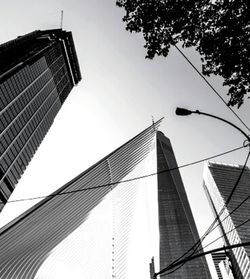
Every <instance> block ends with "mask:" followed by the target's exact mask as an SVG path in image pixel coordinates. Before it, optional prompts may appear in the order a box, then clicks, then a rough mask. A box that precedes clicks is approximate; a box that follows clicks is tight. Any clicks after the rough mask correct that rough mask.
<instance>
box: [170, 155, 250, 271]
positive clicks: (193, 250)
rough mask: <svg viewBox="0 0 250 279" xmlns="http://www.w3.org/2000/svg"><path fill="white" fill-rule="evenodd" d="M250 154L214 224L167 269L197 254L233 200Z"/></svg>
mask: <svg viewBox="0 0 250 279" xmlns="http://www.w3.org/2000/svg"><path fill="white" fill-rule="evenodd" d="M249 156H250V151H249V152H248V154H247V157H246V160H245V163H244V166H243V168H242V169H241V172H240V175H239V176H238V179H237V181H236V183H235V185H234V187H233V189H232V191H231V192H230V194H229V196H228V198H227V200H226V202H225V205H224V206H223V208H222V209H221V211H220V212H219V214H218V215H217V217H216V218H215V219H214V221H213V222H212V224H211V225H210V226H209V228H208V229H207V231H206V232H205V233H204V234H203V236H202V237H201V238H200V239H199V240H198V241H197V242H196V243H195V244H194V245H193V246H192V247H190V249H188V250H187V251H186V252H185V253H184V254H182V255H181V256H180V257H179V258H177V259H176V260H175V261H173V262H172V263H171V264H169V265H168V266H167V267H166V268H165V269H167V268H168V267H170V266H173V265H175V264H176V263H178V262H180V261H181V260H182V259H183V258H184V257H185V256H186V255H188V254H190V253H191V254H190V255H189V256H187V258H188V257H192V256H193V255H194V254H195V252H197V249H198V248H199V247H200V246H201V243H202V241H203V240H204V239H205V238H206V237H207V236H208V234H209V233H211V232H212V230H213V228H214V225H215V224H216V222H217V221H218V220H219V217H220V216H221V214H222V213H223V212H224V210H225V209H226V206H227V205H228V203H229V202H230V200H231V198H232V195H233V193H234V192H235V190H236V187H237V186H238V184H239V182H240V179H241V177H242V175H243V172H244V170H245V167H246V164H247V161H248V159H249ZM241 205H242V202H241V203H240V205H238V207H239V206H241ZM234 211H235V210H234Z"/></svg>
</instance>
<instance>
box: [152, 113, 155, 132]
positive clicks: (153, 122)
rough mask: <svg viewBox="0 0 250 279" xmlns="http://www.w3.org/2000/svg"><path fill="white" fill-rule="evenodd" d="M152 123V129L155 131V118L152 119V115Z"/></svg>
mask: <svg viewBox="0 0 250 279" xmlns="http://www.w3.org/2000/svg"><path fill="white" fill-rule="evenodd" d="M152 125H153V128H154V131H155V120H154V116H152Z"/></svg>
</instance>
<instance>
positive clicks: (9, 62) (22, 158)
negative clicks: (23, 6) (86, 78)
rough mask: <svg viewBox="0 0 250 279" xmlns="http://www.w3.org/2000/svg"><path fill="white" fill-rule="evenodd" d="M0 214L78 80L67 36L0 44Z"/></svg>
mask: <svg viewBox="0 0 250 279" xmlns="http://www.w3.org/2000/svg"><path fill="white" fill-rule="evenodd" d="M0 65H1V67H0V211H1V209H2V208H3V206H4V204H5V203H6V202H7V200H8V198H9V196H10V195H11V193H12V191H13V190H14V188H15V185H16V183H17V181H18V179H19V178H20V176H21V175H22V173H23V171H24V169H25V168H26V166H27V165H28V163H29V161H30V160H31V158H32V156H33V155H34V153H35V151H36V149H37V148H38V146H39V145H40V143H41V141H42V140H43V138H44V136H45V134H46V133H47V131H48V129H49V128H50V126H51V125H52V123H53V120H54V118H55V116H56V114H57V113H58V111H59V110H60V108H61V106H62V104H63V102H64V101H65V99H66V98H67V96H68V94H69V93H70V91H71V90H72V88H73V86H74V85H76V84H77V83H78V82H79V81H80V80H81V73H80V68H79V65H78V60H77V56H76V51H75V47H74V42H73V38H72V34H71V32H66V31H63V30H61V29H54V30H45V31H34V32H32V33H29V34H27V35H24V36H20V37H18V38H17V39H14V40H12V41H9V42H7V43H4V44H1V45H0Z"/></svg>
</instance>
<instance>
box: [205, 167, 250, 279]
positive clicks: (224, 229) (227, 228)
mask: <svg viewBox="0 0 250 279" xmlns="http://www.w3.org/2000/svg"><path fill="white" fill-rule="evenodd" d="M241 171H242V166H240V165H230V164H223V163H215V162H208V163H207V164H206V166H205V170H204V189H205V192H206V194H207V197H208V200H209V202H210V205H211V208H212V210H213V213H214V215H215V216H218V215H219V212H220V211H221V210H222V208H223V207H225V202H226V201H227V199H228V197H229V195H230V193H231V192H232V189H233V188H234V186H235V184H236V181H237V179H238V177H239V175H240V173H241ZM249 181H250V170H249V168H248V167H246V168H245V170H244V173H243V176H242V177H241V179H240V182H239V184H238V185H237V187H236V188H235V190H234V192H233V195H232V198H231V199H230V201H229V203H228V204H227V206H226V208H225V210H224V211H223V213H222V214H221V215H220V217H219V228H220V232H221V236H222V237H223V240H224V243H225V245H226V246H228V245H234V244H239V243H243V242H246V241H249V235H250V223H249V220H248V219H249V212H250V200H249V198H248V197H249V195H250V188H249ZM228 256H229V260H230V262H231V266H232V273H233V276H234V278H237V279H240V278H250V260H249V259H250V258H249V256H250V248H249V246H246V247H239V248H235V249H231V250H229V252H228Z"/></svg>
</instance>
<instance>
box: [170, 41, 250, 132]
mask: <svg viewBox="0 0 250 279" xmlns="http://www.w3.org/2000/svg"><path fill="white" fill-rule="evenodd" d="M174 47H175V48H176V49H177V50H178V52H179V53H180V54H181V55H182V56H183V57H184V58H185V59H186V61H187V62H188V63H189V64H190V65H191V67H192V68H193V69H194V70H195V71H196V73H197V74H198V75H199V76H200V77H201V78H202V79H203V80H204V81H205V82H206V84H207V85H208V86H209V87H210V88H211V89H212V91H213V92H214V93H215V94H216V95H217V96H218V97H219V98H220V99H221V101H222V102H223V103H224V104H225V105H226V106H227V107H228V108H229V109H230V110H231V112H232V113H233V114H234V115H235V116H236V117H237V118H238V120H239V121H240V122H241V124H243V125H244V126H245V128H246V129H247V130H248V131H249V132H250V129H249V127H248V126H247V125H246V123H245V122H244V121H243V120H242V119H241V118H240V117H239V115H238V114H237V113H236V112H235V111H234V110H233V109H232V108H231V107H229V106H228V105H227V102H226V101H225V100H224V99H223V98H222V97H221V95H220V94H219V92H218V91H217V90H216V89H215V88H214V87H213V86H212V84H211V83H210V82H209V81H208V80H207V79H206V78H205V76H204V75H203V74H202V73H201V72H200V71H199V70H198V69H197V68H196V67H195V65H194V64H193V63H192V62H191V60H190V59H189V58H188V57H187V56H186V55H185V54H184V52H183V51H182V50H181V49H180V48H179V47H178V46H177V45H176V44H174Z"/></svg>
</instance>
